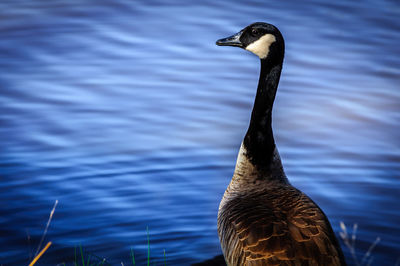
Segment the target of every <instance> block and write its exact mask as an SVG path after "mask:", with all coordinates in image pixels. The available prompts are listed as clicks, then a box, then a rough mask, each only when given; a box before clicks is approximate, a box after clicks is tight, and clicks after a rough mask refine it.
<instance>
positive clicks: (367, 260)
mask: <svg viewBox="0 0 400 266" xmlns="http://www.w3.org/2000/svg"><path fill="white" fill-rule="evenodd" d="M57 205H58V200H56V201H55V203H54V206H53V208H52V210H51V212H50V215H49V219H48V221H47V224H46V227H45V230H44V231H43V235H42V238H41V239H40V242H39V245H38V247H37V249H36V253H35V255H34V258H33V259H32V260H31V262H30V264H29V266H34V265H36V263H37V262H38V261H39V259H40V258H41V257H42V256H43V255H44V254H45V253H46V251H47V250H48V249H49V248H50V246H51V245H52V242H51V241H49V242H47V244H46V245H45V246H44V247H43V248H42V249H41V247H42V244H43V242H44V239H45V238H46V235H47V231H48V229H49V226H50V223H51V220H52V219H53V215H54V212H55V210H56V207H57ZM340 229H341V231H340V232H339V236H340V239H341V240H342V241H343V243H344V244H345V246H346V247H347V249H348V250H349V252H350V254H351V258H352V263H353V264H354V265H356V266H370V265H372V263H373V261H374V257H373V256H372V251H373V250H374V248H375V247H376V246H377V245H378V243H379V242H380V241H381V238H380V237H377V238H376V239H375V241H374V242H373V243H372V244H371V245H370V247H369V248H368V250H367V251H366V252H365V253H364V255H363V256H362V258H361V260H360V259H359V257H358V256H357V251H356V240H357V229H358V224H356V223H355V224H353V227H352V230H351V233H350V230H348V228H347V226H346V225H345V223H344V222H343V221H341V222H340ZM146 235H147V266H150V265H153V264H151V259H150V234H149V227H148V226H147V227H146ZM130 258H131V262H130V263H132V265H133V266H136V261H135V254H134V252H133V249H132V248H131V250H130ZM163 258H164V260H163V265H164V266H166V265H167V260H166V254H165V249H164V257H163ZM67 265H68V264H67V263H65V262H62V263H59V264H57V266H67ZM72 265H73V266H100V265H112V264H110V263H109V262H108V261H107V259H106V258H101V257H99V256H96V255H94V254H92V253H85V252H84V249H83V248H82V246H81V245H80V246H79V251H78V252H77V247H75V251H74V262H73V263H72ZM121 265H122V266H125V264H124V263H123V262H121ZM399 265H400V257H399V258H398V259H397V260H396V262H395V266H399Z"/></svg>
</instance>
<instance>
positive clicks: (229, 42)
mask: <svg viewBox="0 0 400 266" xmlns="http://www.w3.org/2000/svg"><path fill="white" fill-rule="evenodd" d="M242 33H243V31H240V32H238V33H236V34H235V35H232V36H230V37H228V38H223V39H219V40H218V41H217V42H216V44H217V45H219V46H237V47H241V48H243V44H242V43H241V41H240V36H242Z"/></svg>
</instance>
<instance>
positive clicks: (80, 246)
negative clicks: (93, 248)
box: [79, 245, 85, 266]
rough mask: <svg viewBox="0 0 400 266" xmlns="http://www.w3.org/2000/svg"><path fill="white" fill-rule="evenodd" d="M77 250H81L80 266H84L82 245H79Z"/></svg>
mask: <svg viewBox="0 0 400 266" xmlns="http://www.w3.org/2000/svg"><path fill="white" fill-rule="evenodd" d="M79 249H80V250H81V258H82V266H85V258H84V257H83V250H82V245H79Z"/></svg>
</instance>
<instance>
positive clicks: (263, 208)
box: [218, 146, 345, 266]
mask: <svg viewBox="0 0 400 266" xmlns="http://www.w3.org/2000/svg"><path fill="white" fill-rule="evenodd" d="M270 169H271V172H270V174H267V176H260V173H259V172H258V171H257V169H256V168H255V167H254V166H253V165H252V164H251V163H250V161H249V160H248V159H247V157H246V152H245V149H244V147H243V146H242V148H241V151H240V153H239V156H238V162H237V165H236V169H235V174H234V176H233V178H232V181H231V183H230V185H229V187H228V188H227V190H226V192H225V194H224V198H223V200H222V201H221V204H220V209H219V213H218V233H219V236H220V240H221V247H222V249H223V252H224V256H225V260H226V262H227V264H228V265H235V266H238V265H257V266H259V265H345V262H344V258H343V254H342V252H341V249H340V247H339V244H338V241H337V239H336V237H335V235H334V232H333V231H332V228H331V225H330V223H329V221H328V219H327V218H326V216H325V214H324V213H323V212H322V210H321V209H320V208H319V207H318V206H317V205H316V204H315V203H314V202H313V201H312V200H311V199H310V198H309V197H308V196H307V195H305V194H304V193H302V192H301V191H299V190H297V189H296V188H294V187H293V186H291V185H290V184H289V182H288V181H287V179H286V177H285V176H284V172H283V169H282V165H281V162H280V158H279V154H278V152H277V151H276V150H275V153H274V158H273V163H272V164H271V168H270ZM276 176H279V178H278V179H276V178H275V177H276Z"/></svg>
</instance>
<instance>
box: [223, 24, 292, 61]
mask: <svg viewBox="0 0 400 266" xmlns="http://www.w3.org/2000/svg"><path fill="white" fill-rule="evenodd" d="M216 44H217V45H219V46H236V47H240V48H243V49H245V50H247V51H250V52H252V53H254V54H255V55H257V56H258V57H259V58H260V59H261V60H266V61H269V62H270V63H274V62H276V63H282V60H283V56H284V51H285V44H284V40H283V37H282V34H281V33H280V31H279V30H278V29H277V28H276V27H275V26H274V25H271V24H268V23H264V22H256V23H253V24H251V25H249V26H247V27H245V28H244V29H242V30H241V31H239V32H238V33H236V34H234V35H232V36H230V37H227V38H223V39H220V40H218V41H217V42H216Z"/></svg>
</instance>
